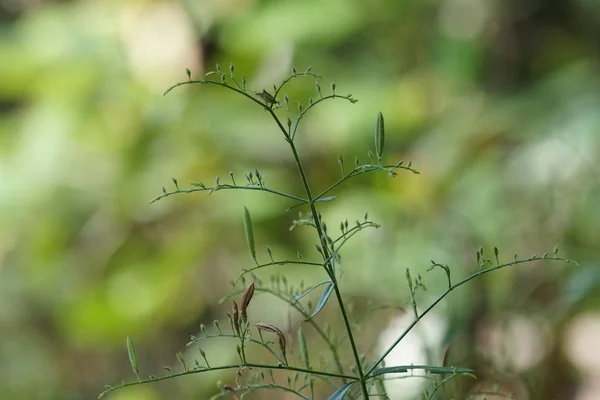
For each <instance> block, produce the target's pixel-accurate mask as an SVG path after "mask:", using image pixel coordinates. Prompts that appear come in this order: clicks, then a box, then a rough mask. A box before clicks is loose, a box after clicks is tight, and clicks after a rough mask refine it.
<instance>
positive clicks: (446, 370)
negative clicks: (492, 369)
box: [369, 365, 474, 378]
mask: <svg viewBox="0 0 600 400" xmlns="http://www.w3.org/2000/svg"><path fill="white" fill-rule="evenodd" d="M410 369H422V370H425V371H427V372H429V373H431V374H472V373H473V372H474V371H473V370H472V369H468V368H456V367H434V366H428V365H425V366H419V365H402V366H396V367H386V368H379V369H377V370H375V371H373V372H372V373H371V374H370V375H369V378H373V377H375V376H378V375H385V374H396V373H405V372H408V370H410Z"/></svg>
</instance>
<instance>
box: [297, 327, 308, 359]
mask: <svg viewBox="0 0 600 400" xmlns="http://www.w3.org/2000/svg"><path fill="white" fill-rule="evenodd" d="M298 346H300V357H302V361H303V362H304V366H305V367H306V369H310V360H309V358H308V347H307V346H306V338H305V337H304V333H303V332H302V327H298Z"/></svg>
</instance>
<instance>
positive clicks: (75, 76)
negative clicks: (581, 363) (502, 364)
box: [0, 0, 600, 399]
mask: <svg viewBox="0 0 600 400" xmlns="http://www.w3.org/2000/svg"><path fill="white" fill-rule="evenodd" d="M0 18H1V24H2V25H1V26H0V60H1V62H0V182H1V185H0V221H1V223H0V341H1V347H0V351H1V354H0V360H1V362H0V398H2V399H5V398H6V399H31V398H40V399H79V398H93V397H95V396H96V395H97V393H98V392H99V391H100V390H101V387H102V385H103V384H104V383H113V382H115V381H120V380H121V379H123V378H124V377H129V376H130V375H131V372H130V371H129V364H128V361H127V353H126V351H125V338H126V336H127V335H129V336H132V337H134V338H136V349H137V352H138V358H139V359H140V369H141V371H142V373H144V374H148V373H157V372H158V371H159V370H160V369H161V368H162V366H163V365H173V366H175V365H176V359H175V357H174V353H175V352H176V351H179V350H182V347H183V344H184V343H185V342H186V341H187V340H188V338H189V334H191V333H195V332H196V331H197V330H198V326H199V324H200V323H201V322H203V323H205V324H210V323H211V321H212V320H213V319H215V318H221V316H222V315H223V314H224V312H225V306H224V305H219V304H218V300H219V298H221V297H222V296H224V295H225V294H227V293H228V291H229V290H230V288H231V286H230V285H229V281H230V280H231V279H233V278H235V277H236V275H237V273H238V272H239V271H240V269H241V268H243V267H247V266H248V265H249V264H250V263H251V262H252V261H251V260H250V259H249V257H248V255H247V253H246V248H245V242H244V232H243V226H242V220H241V215H242V214H241V210H242V209H243V206H244V205H245V206H246V207H248V209H250V210H251V211H252V215H253V220H254V224H255V226H254V229H255V236H256V240H257V248H259V249H260V248H264V246H265V245H267V244H268V245H270V246H271V247H272V248H273V249H274V252H275V253H277V254H287V255H292V256H294V255H295V253H296V250H298V249H300V250H301V251H303V252H306V254H310V252H311V251H312V249H313V243H312V240H313V238H312V236H311V235H310V233H308V232H303V231H302V230H294V231H293V232H290V231H289V230H288V227H289V224H290V223H291V221H292V220H293V219H294V218H295V217H296V216H297V213H296V211H290V212H287V213H285V212H284V211H285V209H286V208H287V207H288V206H290V204H289V203H288V202H285V201H282V200H280V199H277V198H274V197H270V196H268V195H265V194H252V193H251V194H244V193H242V194H240V193H235V195H233V194H232V193H229V192H221V193H216V194H214V195H213V196H210V197H204V196H203V195H190V196H186V197H184V196H179V197H173V198H170V199H166V200H162V201H160V202H158V203H155V204H152V205H148V200H150V199H152V198H153V197H155V196H156V195H157V194H159V193H160V190H161V186H163V185H168V184H171V177H173V176H174V177H176V178H177V179H178V180H179V182H180V184H184V183H187V182H191V181H197V180H203V181H205V182H212V181H213V180H214V177H215V176H216V175H219V176H220V177H221V179H226V178H227V177H228V173H229V171H233V172H235V173H236V174H237V176H238V177H240V178H241V177H243V174H244V173H247V172H248V171H250V170H253V169H254V168H255V167H259V168H260V169H261V171H262V173H263V175H264V176H265V179H266V180H267V181H268V182H269V185H270V186H273V187H279V188H281V189H282V190H285V191H287V192H291V193H298V191H299V189H300V187H299V186H298V185H297V184H296V182H297V179H298V177H297V172H296V170H295V166H294V164H293V160H292V158H291V156H290V155H289V154H288V153H287V152H286V151H285V150H286V148H285V143H284V141H283V139H282V137H281V136H280V135H279V133H278V132H277V130H276V128H275V127H274V126H272V125H271V124H270V122H269V119H268V116H267V115H266V114H265V113H264V112H262V111H261V110H260V109H258V108H256V107H252V106H250V104H249V103H248V102H246V101H243V99H242V98H241V97H238V96H233V95H232V94H231V93H228V92H227V91H223V90H218V89H215V88H209V87H192V88H187V89H182V90H178V91H175V92H173V93H170V94H169V95H168V96H166V97H163V96H162V92H163V90H164V89H166V87H168V86H169V85H170V84H172V83H174V82H176V81H178V80H184V79H185V78H186V77H185V68H186V67H188V68H190V69H191V70H192V73H193V74H194V76H201V75H203V73H204V72H205V71H206V70H207V69H212V65H214V64H215V63H216V62H220V63H221V64H222V65H227V64H228V63H229V62H230V61H233V62H235V64H236V73H239V74H245V75H246V76H247V79H248V82H249V85H250V86H251V87H253V88H255V89H256V90H261V89H262V88H270V87H271V85H272V83H275V82H278V81H279V80H280V79H282V78H283V77H284V76H286V75H287V74H288V73H289V71H290V69H291V67H292V65H296V66H298V68H299V69H304V68H305V67H306V66H307V65H312V67H313V70H314V71H315V72H318V73H320V74H322V75H323V76H325V77H326V78H325V80H324V81H323V86H324V87H327V86H328V83H329V82H330V80H331V79H335V81H336V83H337V87H338V91H341V92H343V93H346V92H347V93H352V94H353V96H354V97H356V98H358V99H360V101H359V103H357V104H354V105H351V104H348V103H346V102H339V103H331V104H328V105H325V106H323V107H321V108H320V109H317V110H316V111H315V112H314V113H313V114H312V115H311V116H310V118H309V119H307V121H305V123H304V126H303V128H302V129H301V131H300V132H299V134H298V137H299V146H300V149H301V156H302V157H303V160H304V161H305V162H306V164H307V165H309V177H310V178H311V179H312V180H313V186H314V187H316V188H325V187H327V185H328V184H329V183H330V182H332V181H333V180H335V179H336V178H337V177H338V175H339V166H338V164H337V162H336V157H337V155H338V154H342V155H343V156H344V157H345V159H346V160H353V159H354V156H355V155H358V156H359V157H362V158H364V157H366V150H367V149H372V147H373V145H372V135H373V130H374V127H375V117H376V114H377V112H378V111H382V112H383V114H384V115H385V116H386V128H387V136H386V148H387V153H388V157H389V158H390V161H392V162H395V161H396V160H399V159H405V160H409V159H410V160H412V161H413V165H414V166H415V167H416V168H417V169H419V170H420V171H421V175H412V174H409V173H406V174H400V176H398V177H396V178H394V179H390V178H389V177H387V176H384V175H371V176H370V177H367V178H359V179H357V180H355V181H353V182H352V183H350V184H347V185H344V186H343V187H342V188H341V189H340V190H339V191H338V193H336V194H338V195H339V198H338V199H337V200H336V201H335V202H331V203H328V204H324V205H322V206H321V208H320V209H321V210H322V212H323V214H324V216H325V218H326V219H327V220H328V221H331V223H330V225H331V226H337V224H339V221H340V220H343V219H345V218H348V219H350V220H351V221H352V220H354V219H356V218H361V217H362V215H364V213H365V212H369V215H370V216H371V218H372V219H373V220H374V221H376V222H381V223H382V224H383V226H382V228H381V229H379V230H378V231H371V232H365V233H364V234H363V235H361V236H359V237H358V238H357V240H356V241H355V243H354V246H351V247H349V248H348V249H346V253H345V254H344V255H343V256H344V265H343V268H344V280H343V288H344V290H345V291H344V293H345V295H346V296H347V297H348V299H349V300H352V301H353V302H355V303H356V308H357V310H359V311H360V309H361V307H362V309H364V307H365V306H364V304H365V303H366V302H367V300H371V301H374V302H382V303H386V304H395V305H402V303H403V302H404V301H406V300H407V298H406V296H407V289H406V287H405V281H404V278H403V273H404V270H405V268H406V267H410V268H411V269H413V270H415V271H420V272H422V273H423V278H424V281H425V283H426V284H427V286H428V289H429V290H430V291H431V292H434V293H435V292H436V291H439V290H441V288H442V287H443V285H444V280H443V279H442V277H441V276H439V275H436V274H425V273H424V272H423V271H425V270H426V268H427V266H428V264H429V260H430V259H434V260H436V261H438V262H443V263H447V264H449V265H450V266H451V267H453V268H454V271H455V272H454V274H455V275H461V274H466V273H467V271H472V269H473V268H474V265H475V260H474V254H475V249H477V248H478V247H479V246H480V245H483V246H486V247H488V248H492V247H493V246H494V245H496V246H498V247H499V248H500V251H501V255H502V256H503V257H507V258H509V257H512V251H513V250H517V251H518V252H519V253H520V254H527V255H529V254H533V253H537V252H542V251H548V250H550V249H552V248H553V246H554V245H555V244H558V245H559V247H560V249H561V251H563V252H566V253H567V256H568V257H569V258H572V259H576V260H577V261H579V263H580V264H581V267H578V268H577V269H574V268H565V267H563V266H558V265H546V264H543V263H540V264H537V265H534V266H528V267H524V268H522V269H515V270H511V271H503V272H501V273H499V274H497V275H494V276H493V277H490V278H489V279H488V278H486V279H483V280H481V281H479V282H478V283H476V284H474V285H472V286H471V287H470V288H467V289H466V290H465V291H463V292H461V293H457V294H455V295H454V296H453V297H451V298H450V300H449V301H448V302H446V304H445V305H444V307H445V308H444V314H445V315H446V316H447V317H448V322H449V326H450V329H449V333H448V335H447V336H448V337H447V340H449V341H450V342H451V343H452V345H453V348H456V349H457V350H456V351H454V352H451V356H450V357H451V358H452V359H453V361H455V363H457V362H460V363H466V364H467V365H465V366H469V367H472V368H474V367H481V368H482V369H483V370H484V371H487V372H486V373H489V375H490V376H491V378H490V379H492V380H498V379H500V378H498V376H500V375H495V374H496V373H497V372H498V371H497V369H498V368H496V369H494V368H487V366H488V363H489V361H488V360H485V359H484V358H483V357H482V356H481V355H480V354H479V351H478V348H477V346H473V345H472V343H473V341H474V340H476V338H477V337H478V332H477V329H478V327H481V325H482V324H483V325H485V321H491V320H494V319H495V318H499V317H502V316H505V315H512V314H515V315H522V316H526V317H527V318H529V317H531V318H533V317H535V318H540V319H542V320H543V321H544V324H545V326H547V327H548V329H549V330H550V332H551V334H549V336H550V338H549V339H548V340H547V341H546V348H545V349H544V354H545V362H541V363H538V364H536V365H535V366H533V367H531V368H530V369H529V370H527V371H525V372H523V373H522V371H521V372H519V373H514V371H512V375H510V378H503V379H504V380H505V381H506V380H508V383H509V384H515V382H518V384H519V385H523V382H525V384H524V385H525V386H526V387H527V388H528V389H527V390H526V392H528V393H529V396H530V397H523V398H540V399H542V398H551V397H552V396H555V398H570V397H569V394H571V393H573V391H575V390H576V387H577V382H578V381H579V378H578V373H577V371H576V369H574V368H573V367H572V366H571V365H570V364H569V363H567V362H566V361H565V356H564V354H563V352H562V347H561V340H562V335H563V334H564V332H565V326H568V323H569V321H570V320H571V319H572V318H574V317H575V316H577V315H578V314H579V313H581V312H587V311H592V312H597V310H598V301H599V300H600V299H599V297H598V294H597V293H598V288H599V285H600V266H599V265H598V255H599V254H598V245H597V243H599V241H600V207H599V206H598V204H600V197H599V191H600V185H599V182H600V169H599V168H598V159H599V155H600V113H599V112H598V110H600V74H599V72H600V70H599V65H598V52H597V49H598V45H599V44H600V43H599V39H598V38H600V6H598V4H597V3H596V2H593V1H585V0H578V1H575V0H574V1H569V2H565V1H541V0H540V1H534V0H529V1H492V0H485V1H484V0H429V1H419V0H406V1H385V0H378V1H359V0H350V1H342V0H326V1H285V2H281V1H257V0H245V1H241V0H237V1H235V0H227V1H216V0H186V1H180V2H178V1H149V0H147V1H142V0H140V1H112V0H109V1H103V2H95V1H81V0H80V1H41V0H40V1H32V2H27V1H20V0H9V1H7V2H3V3H2V4H1V5H0ZM207 66H210V67H207ZM238 71H239V72H238ZM313 94H314V89H313V86H312V84H311V82H310V81H306V84H303V83H302V82H297V83H295V84H294V85H293V86H292V87H291V89H290V92H289V95H290V96H291V97H292V98H297V99H306V98H307V97H308V96H310V95H313ZM240 180H241V179H240ZM263 256H264V257H266V255H264V254H263ZM259 257H260V255H259ZM288 272H289V275H288V277H289V279H290V281H299V280H301V279H302V280H305V281H306V282H309V281H316V280H317V279H320V278H322V277H321V276H320V275H319V274H318V272H317V271H312V270H308V269H305V270H291V271H288ZM264 279H268V275H265V276H264ZM426 299H427V297H424V299H423V301H427V300H426ZM262 300H263V302H262V303H259V304H261V306H260V307H257V308H256V309H255V310H254V311H253V312H254V313H255V316H254V317H255V318H259V317H260V318H269V319H270V321H271V322H274V323H279V324H281V325H284V324H285V323H286V320H287V316H286V315H287V314H286V309H285V307H283V305H281V306H279V305H278V304H277V303H275V302H273V301H270V300H268V299H266V298H264V299H262ZM259 301H260V299H257V302H259ZM359 311H358V312H359ZM251 318H252V317H251ZM328 318H334V316H329V317H328ZM382 319H383V318H380V320H378V321H379V324H380V325H381V326H379V325H378V326H379V329H382V328H383V327H384V323H385V321H383V320H382ZM377 334H378V331H377V330H376V329H373V328H371V327H369V329H366V330H365V331H364V337H363V338H362V341H363V344H364V345H365V348H368V347H369V346H372V344H373V343H374V341H376V337H377V336H376V335H377ZM307 336H308V340H310V334H308V335H307ZM476 343H477V342H476ZM219 346H222V347H219ZM212 352H213V356H214V357H222V358H223V359H224V360H225V359H228V358H227V357H234V356H235V349H230V348H229V347H228V346H227V345H226V344H225V343H223V344H222V345H221V344H219V345H217V347H215V348H214V349H212ZM504 372H506V371H504ZM504 372H503V373H504ZM498 374H499V372H498ZM502 376H503V377H504V375H502ZM218 379H221V380H228V379H231V377H230V376H229V375H227V374H223V375H221V376H216V375H211V376H210V377H209V376H206V377H198V379H196V380H193V379H188V380H181V381H174V382H171V383H168V384H161V385H155V386H154V387H150V386H146V387H144V388H143V389H140V390H137V389H134V390H130V391H127V392H123V393H119V394H116V395H115V398H117V399H138V398H139V399H158V398H198V397H200V398H204V397H208V396H210V394H211V393H214V391H215V388H216V385H215V382H216V380H218ZM515 385H516V384H515ZM561 396H562V397H561ZM264 398H269V397H267V395H266V394H265V397H264ZM553 398H554V397H553Z"/></svg>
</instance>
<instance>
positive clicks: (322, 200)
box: [315, 196, 337, 203]
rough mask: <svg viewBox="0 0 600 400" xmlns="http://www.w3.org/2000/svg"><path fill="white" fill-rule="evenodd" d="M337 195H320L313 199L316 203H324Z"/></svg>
mask: <svg viewBox="0 0 600 400" xmlns="http://www.w3.org/2000/svg"><path fill="white" fill-rule="evenodd" d="M336 198H337V196H329V197H321V198H320V199H317V200H315V201H316V202H318V203H325V202H327V201H331V200H335V199H336Z"/></svg>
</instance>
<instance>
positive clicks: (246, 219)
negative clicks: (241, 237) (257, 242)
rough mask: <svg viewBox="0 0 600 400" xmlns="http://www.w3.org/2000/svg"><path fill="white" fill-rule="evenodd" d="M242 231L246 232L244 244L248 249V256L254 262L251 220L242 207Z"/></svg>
mask: <svg viewBox="0 0 600 400" xmlns="http://www.w3.org/2000/svg"><path fill="white" fill-rule="evenodd" d="M244 230H245V231H246V243H247V244H248V248H249V249H250V255H252V259H254V261H256V248H255V247H254V231H253V229H252V219H251V218H250V212H249V211H248V209H247V208H246V207H244Z"/></svg>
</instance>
